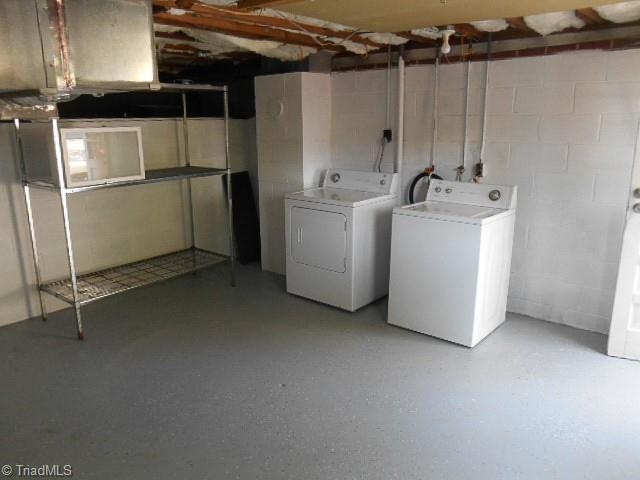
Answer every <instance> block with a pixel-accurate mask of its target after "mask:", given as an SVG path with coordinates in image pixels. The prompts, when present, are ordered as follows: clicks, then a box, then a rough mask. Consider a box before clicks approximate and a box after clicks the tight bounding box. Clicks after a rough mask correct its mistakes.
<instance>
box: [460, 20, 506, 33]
mask: <svg viewBox="0 0 640 480" xmlns="http://www.w3.org/2000/svg"><path fill="white" fill-rule="evenodd" d="M469 23H471V25H473V26H474V27H476V28H477V29H478V30H480V31H481V32H501V31H502V30H506V29H507V28H509V24H508V23H507V21H506V20H505V19H503V18H500V19H497V20H479V21H477V22H469Z"/></svg>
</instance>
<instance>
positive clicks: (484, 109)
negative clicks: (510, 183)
mask: <svg viewBox="0 0 640 480" xmlns="http://www.w3.org/2000/svg"><path fill="white" fill-rule="evenodd" d="M490 63H491V32H489V38H488V40H487V63H486V66H485V71H484V100H483V102H482V143H481V145H480V165H482V164H484V152H485V148H486V146H487V114H488V113H487V111H488V109H487V99H488V98H489V65H490Z"/></svg>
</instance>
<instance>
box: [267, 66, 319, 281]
mask: <svg viewBox="0 0 640 480" xmlns="http://www.w3.org/2000/svg"><path fill="white" fill-rule="evenodd" d="M255 91H256V140H257V149H258V182H259V186H258V190H259V204H260V237H261V252H262V268H263V269H264V270H267V271H270V272H275V273H280V274H284V272H285V266H286V264H285V253H286V248H285V237H284V195H286V194H287V193H291V192H296V191H299V190H302V189H303V188H305V187H311V186H317V185H318V184H319V182H320V178H321V175H322V173H323V172H324V171H325V170H326V169H327V168H329V167H330V165H331V154H330V149H329V148H328V145H330V144H331V96H330V92H331V77H330V75H326V74H317V73H306V72H304V73H301V72H296V73H287V74H279V75H269V76H263V77H257V78H256V80H255Z"/></svg>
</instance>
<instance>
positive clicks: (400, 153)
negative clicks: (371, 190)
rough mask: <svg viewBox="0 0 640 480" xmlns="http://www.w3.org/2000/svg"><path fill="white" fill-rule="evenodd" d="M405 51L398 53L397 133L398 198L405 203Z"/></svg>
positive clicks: (396, 168)
mask: <svg viewBox="0 0 640 480" xmlns="http://www.w3.org/2000/svg"><path fill="white" fill-rule="evenodd" d="M402 55H403V52H402V50H401V51H400V53H399V55H398V132H397V134H396V164H395V169H394V170H395V172H396V173H397V174H398V185H399V187H398V188H399V189H400V191H399V192H398V200H399V201H400V203H404V188H403V183H402V164H403V159H404V73H405V72H404V58H403V56H402Z"/></svg>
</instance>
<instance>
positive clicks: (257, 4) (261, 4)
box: [238, 0, 300, 9]
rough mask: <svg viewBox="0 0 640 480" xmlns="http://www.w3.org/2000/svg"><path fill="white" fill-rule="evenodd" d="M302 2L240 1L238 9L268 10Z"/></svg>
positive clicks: (294, 0)
mask: <svg viewBox="0 0 640 480" xmlns="http://www.w3.org/2000/svg"><path fill="white" fill-rule="evenodd" d="M299 1H300V0H239V1H238V8H246V9H248V8H267V7H275V6H277V5H286V4H287V3H296V2H299Z"/></svg>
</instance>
